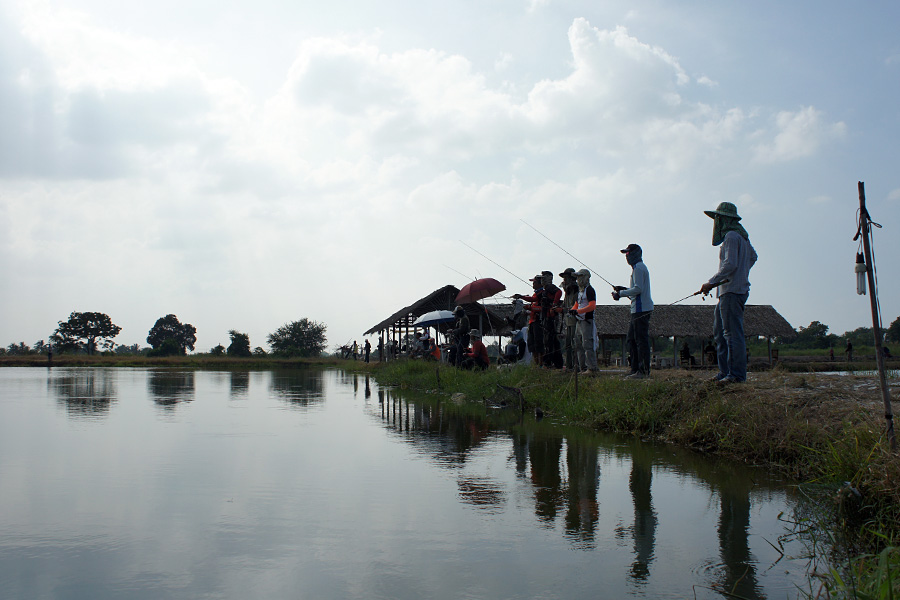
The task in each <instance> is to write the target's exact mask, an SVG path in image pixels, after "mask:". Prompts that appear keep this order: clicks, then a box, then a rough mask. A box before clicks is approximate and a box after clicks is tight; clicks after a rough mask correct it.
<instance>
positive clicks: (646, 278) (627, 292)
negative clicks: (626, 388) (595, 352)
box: [612, 244, 653, 379]
mask: <svg viewBox="0 0 900 600" xmlns="http://www.w3.org/2000/svg"><path fill="white" fill-rule="evenodd" d="M621 252H622V254H624V255H625V260H626V261H627V262H628V264H629V265H631V285H630V287H627V288H623V287H621V286H617V287H616V288H615V291H613V293H612V298H613V300H615V301H618V300H619V298H620V297H626V298H631V321H630V322H629V323H628V335H627V336H626V337H625V345H626V347H627V348H628V354H629V357H630V362H631V373H630V374H628V375H626V376H625V379H645V378H647V377H650V317H651V316H652V315H653V300H652V299H651V297H650V271H649V270H648V269H647V265H645V264H644V257H643V254H644V252H643V250H641V247H640V246H638V245H637V244H628V246H627V247H626V248H625V249H624V250H621Z"/></svg>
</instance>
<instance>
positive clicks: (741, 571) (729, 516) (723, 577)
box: [717, 480, 762, 598]
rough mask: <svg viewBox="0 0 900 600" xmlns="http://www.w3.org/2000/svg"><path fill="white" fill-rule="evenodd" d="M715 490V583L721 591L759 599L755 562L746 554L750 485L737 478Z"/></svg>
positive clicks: (747, 547)
mask: <svg viewBox="0 0 900 600" xmlns="http://www.w3.org/2000/svg"><path fill="white" fill-rule="evenodd" d="M735 483H736V485H729V486H727V487H722V488H720V489H719V502H720V511H719V523H718V528H717V530H718V534H719V548H720V550H721V556H722V565H721V568H720V575H719V585H720V589H721V590H722V591H725V592H727V593H729V594H733V595H736V596H739V597H741V598H760V597H762V596H761V593H760V589H759V585H758V584H757V580H756V567H755V561H754V560H753V558H752V557H751V555H750V544H749V539H748V535H749V531H750V487H749V485H747V482H746V480H745V481H740V480H739V481H737V482H735Z"/></svg>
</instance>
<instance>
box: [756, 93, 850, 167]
mask: <svg viewBox="0 0 900 600" xmlns="http://www.w3.org/2000/svg"><path fill="white" fill-rule="evenodd" d="M846 129H847V126H846V125H845V124H844V123H842V122H839V123H826V122H824V113H823V112H822V111H820V110H817V109H816V108H815V107H812V106H806V107H804V108H801V109H800V110H798V111H796V112H791V111H781V112H779V113H778V114H777V115H775V135H774V139H772V140H771V141H770V142H765V143H761V144H759V145H757V146H756V148H755V158H756V160H757V161H759V162H763V163H774V162H782V161H789V160H795V159H798V158H805V157H808V156H812V155H813V154H815V153H816V151H817V150H818V149H819V148H820V147H821V146H822V144H823V143H825V142H826V141H828V140H830V139H839V138H841V137H843V136H844V134H845V133H846Z"/></svg>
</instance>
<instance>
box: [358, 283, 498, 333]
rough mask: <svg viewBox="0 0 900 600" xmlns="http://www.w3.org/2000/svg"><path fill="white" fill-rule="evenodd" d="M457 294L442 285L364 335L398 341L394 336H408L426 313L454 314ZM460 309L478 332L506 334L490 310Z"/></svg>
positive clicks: (478, 306)
mask: <svg viewBox="0 0 900 600" xmlns="http://www.w3.org/2000/svg"><path fill="white" fill-rule="evenodd" d="M458 294H459V289H458V288H456V287H455V286H452V285H445V286H444V287H442V288H440V289H437V290H435V291H433V292H431V293H430V294H428V295H427V296H424V297H422V298H419V299H418V300H416V301H415V302H413V303H412V304H410V305H409V306H405V307H403V308H401V309H400V310H398V311H397V312H395V313H394V314H392V315H391V316H389V317H388V318H387V319H385V320H383V321H381V322H380V323H378V324H376V325H373V326H372V327H371V328H370V329H369V330H368V331H366V332H365V333H364V334H363V335H372V334H374V333H378V334H379V335H381V334H382V333H384V332H387V333H388V337H393V338H394V339H396V338H397V337H398V336H397V335H396V334H398V333H399V331H400V330H401V329H405V330H406V332H407V333H408V332H409V330H410V329H415V326H414V325H413V323H414V322H415V320H416V319H418V318H419V317H421V316H422V315H424V314H425V313H429V312H431V311H433V310H453V309H454V308H456V306H457V304H456V296H457V295H458ZM461 306H462V307H463V309H464V310H465V311H466V314H467V315H468V316H469V321H470V322H471V323H472V327H475V328H480V329H481V330H482V331H484V332H485V333H486V334H487V333H488V332H491V331H495V332H496V333H498V334H499V333H501V332H502V333H505V332H506V331H507V329H508V328H507V326H506V322H505V321H504V319H503V315H500V314H497V312H496V311H494V310H493V307H492V306H490V305H485V306H482V305H481V304H478V303H470V304H462V305H461ZM452 325H453V324H452V323H449V324H443V325H441V326H440V327H439V328H438V329H439V330H440V331H441V332H444V331H446V330H447V328H448V327H450V326H452ZM391 333H394V334H395V335H394V336H391Z"/></svg>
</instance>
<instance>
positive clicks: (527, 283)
mask: <svg viewBox="0 0 900 600" xmlns="http://www.w3.org/2000/svg"><path fill="white" fill-rule="evenodd" d="M459 243H460V244H462V245H463V246H465V247H466V248H468V249H469V250H471V251H472V252H474V253H475V254H478V255H479V256H481V257H483V258H486V259H487V260H490V261H491V262H492V263H494V264H495V265H497V266H498V267H500V268H501V269H503V270H504V271H506V272H507V273H509V274H510V275H512V276H513V277H515V278H516V279H518V280H519V281H521V282H522V283H524V284H525V285H530V283H529V282H527V281H525V280H524V279H522V278H521V277H519V276H518V275H516V274H515V273H513V272H512V271H510V270H509V269H507V268H506V267H503V266H501V265H499V264H497V263H496V262H495V261H493V260H491V259H490V258H488V257H487V256H485V255H484V254H482V253H481V252H479V251H478V250H476V249H475V248H473V247H472V246H470V245H468V244H467V243H465V242H464V241H462V240H459Z"/></svg>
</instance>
